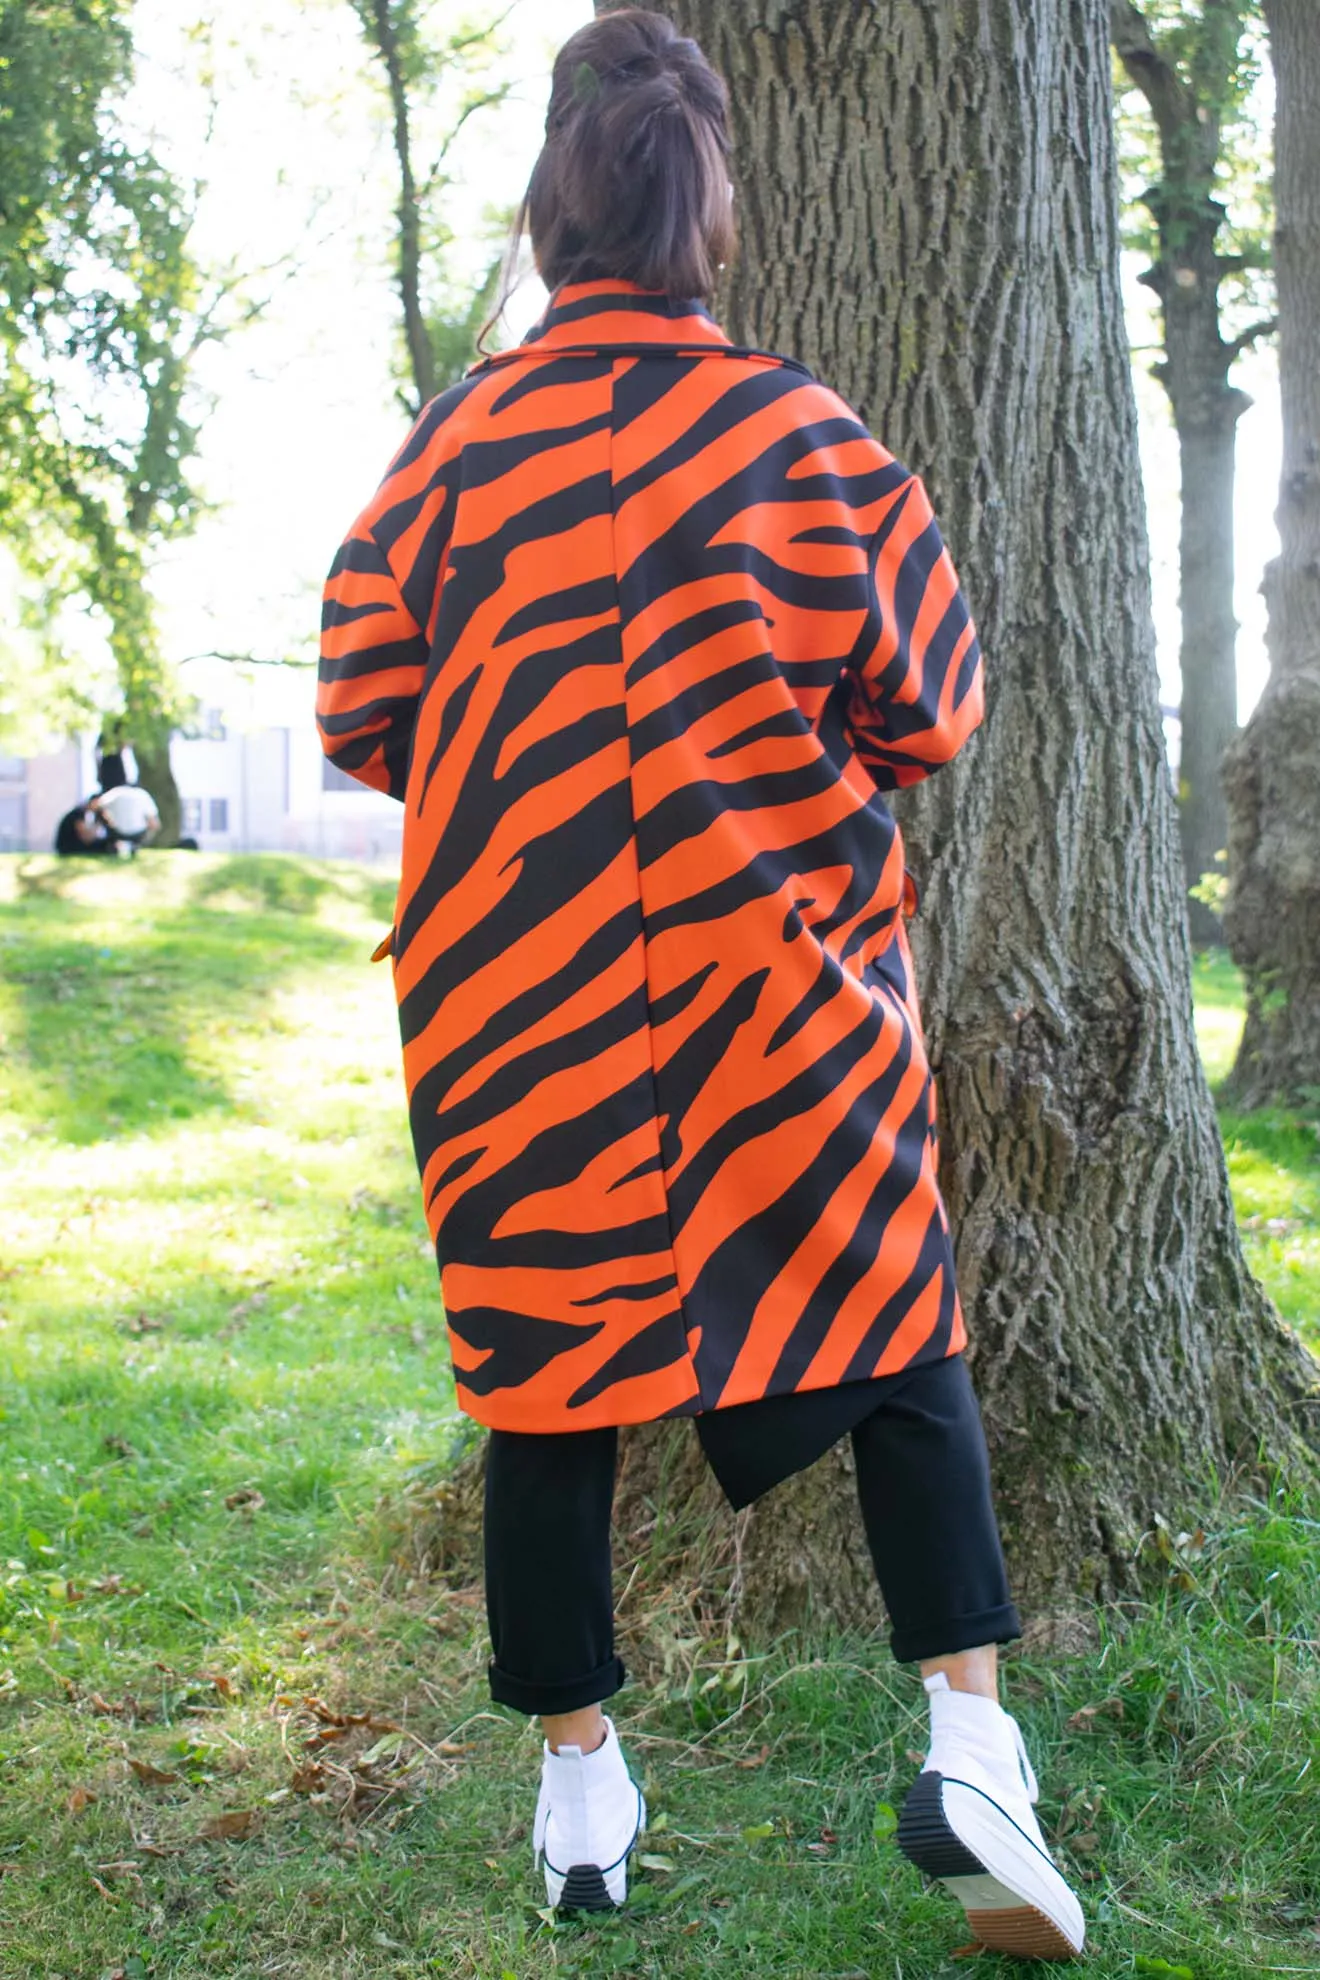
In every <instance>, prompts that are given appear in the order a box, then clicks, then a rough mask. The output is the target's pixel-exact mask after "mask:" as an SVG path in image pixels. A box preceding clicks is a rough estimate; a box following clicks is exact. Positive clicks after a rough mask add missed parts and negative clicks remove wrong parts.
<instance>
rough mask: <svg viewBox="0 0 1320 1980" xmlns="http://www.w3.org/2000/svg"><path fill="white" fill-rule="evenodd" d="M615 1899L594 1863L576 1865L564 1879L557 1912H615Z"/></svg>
mask: <svg viewBox="0 0 1320 1980" xmlns="http://www.w3.org/2000/svg"><path fill="white" fill-rule="evenodd" d="M617 1908H618V1907H617V1906H616V1905H615V1902H614V1899H613V1898H612V1897H611V1896H610V1894H609V1892H608V1891H607V1890H606V1888H605V1879H604V1877H603V1876H602V1875H601V1873H600V1871H599V1869H598V1868H597V1867H596V1865H595V1864H594V1863H575V1864H574V1866H573V1868H572V1869H571V1870H570V1871H569V1873H568V1875H567V1876H566V1877H565V1879H564V1888H563V1890H562V1891H561V1892H560V1894H559V1903H558V1904H557V1905H556V1907H555V1909H556V1910H557V1911H614V1910H617Z"/></svg>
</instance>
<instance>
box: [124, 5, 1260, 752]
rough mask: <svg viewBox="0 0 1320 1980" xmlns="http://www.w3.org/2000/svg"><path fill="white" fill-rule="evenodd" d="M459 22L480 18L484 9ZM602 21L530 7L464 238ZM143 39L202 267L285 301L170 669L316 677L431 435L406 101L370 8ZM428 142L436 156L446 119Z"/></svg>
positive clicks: (236, 10) (212, 458)
mask: <svg viewBox="0 0 1320 1980" xmlns="http://www.w3.org/2000/svg"><path fill="white" fill-rule="evenodd" d="M439 11H440V12H441V13H442V14H443V11H444V10H443V8H441V9H440V10H439ZM451 11H452V14H453V17H454V19H455V20H458V19H462V18H464V17H471V15H472V14H473V11H474V9H473V8H472V7H471V6H468V7H454V8H453V9H452V10H451ZM590 12H591V8H590V4H589V0H516V4H515V5H514V6H513V8H512V11H511V13H510V15H509V18H508V23H507V29H506V41H507V44H508V48H509V51H510V52H509V55H508V57H507V59H506V62H505V64H504V69H505V70H506V71H507V73H508V75H509V76H510V77H512V78H513V79H514V80H515V85H516V86H515V89H514V91H513V94H512V97H511V99H510V100H509V101H508V102H507V103H506V104H505V105H503V106H501V107H500V108H499V109H497V110H494V111H491V112H487V113H484V114H483V115H482V116H479V117H477V118H475V119H473V120H472V122H471V123H470V124H469V125H468V127H467V129H466V130H465V132H464V134H463V137H462V138H461V140H460V145H461V151H460V153H459V157H458V168H457V169H458V173H459V176H460V180H461V186H460V189H459V191H458V192H457V193H456V194H455V195H453V196H452V201H453V210H452V212H451V213H450V215H449V216H448V218H449V221H450V224H451V225H452V226H453V227H454V228H455V230H456V231H457V232H458V233H459V234H460V235H464V234H467V233H469V232H471V233H472V234H473V235H474V236H481V234H482V223H483V216H484V215H486V214H487V213H488V212H489V210H490V209H491V208H501V207H509V206H512V205H513V204H515V203H516V201H517V199H518V197H519V196H520V194H521V191H522V189H523V186H524V184H525V182H526V178H527V174H528V172H529V170H530V167H531V164H532V161H533V159H534V158H535V155H536V151H537V147H538V144H539V141H540V135H541V126H542V119H543V116H544V104H545V97H546V94H547V90H548V78H549V66H550V60H551V57H552V54H553V50H554V48H555V47H556V46H557V45H558V43H559V42H560V41H561V40H562V39H563V38H564V37H565V36H566V35H568V34H569V33H571V32H572V31H573V29H574V28H575V27H577V26H579V25H580V24H581V23H582V22H583V21H585V20H586V19H588V18H589V16H590ZM208 23H209V31H207V24H208ZM136 28H137V38H138V44H139V82H138V87H137V90H136V93H135V96H134V99H133V103H132V116H133V121H134V123H135V124H136V126H137V127H138V128H139V129H140V130H141V131H142V133H143V134H144V136H147V137H149V138H150V139H151V140H152V141H153V142H154V143H156V144H157V145H158V146H159V147H160V149H161V151H162V153H163V154H164V156H165V158H166V159H167V160H168V162H169V163H170V164H171V165H172V166H173V167H174V169H175V170H176V171H177V172H178V173H180V174H181V175H182V176H183V177H184V178H185V179H186V180H188V181H202V182H204V190H203V192H202V196H201V199H200V203H199V209H198V222H197V228H196V232H195V236H194V240H195V247H196V251H197V254H198V257H199V259H200V260H201V262H202V263H203V265H204V266H208V267H212V268H222V269H223V268H229V267H231V266H238V267H242V268H254V269H264V270H268V271H269V272H268V273H265V274H256V275H254V276H253V277H252V278H251V281H250V289H251V292H252V293H254V294H258V295H268V296H269V303H268V307H267V308H266V310H265V312H264V314H263V316H262V317H261V319H260V320H259V321H258V322H256V323H255V324H254V325H252V326H251V327H249V328H247V329H245V330H243V331H242V332H240V333H239V334H237V335H235V336H234V337H233V338H232V339H231V340H230V341H229V342H228V343H227V344H225V345H223V346H221V347H213V348H211V349H210V350H208V351H207V352H206V353H205V354H204V356H203V359H202V362H201V365H200V372H199V383H200V385H201V386H202V388H203V391H204V394H205V397H206V399H207V400H209V401H210V403H211V410H210V411H209V412H208V413H207V416H206V419H205V425H204V429H203V433H202V439H201V450H200V464H199V479H200V482H201V485H202V487H203V490H204V492H205V494H206V496H207V497H208V498H209V500H210V502H211V503H212V504H213V505H214V509H213V512H212V513H211V514H210V515H208V516H207V517H205V518H204V519H203V520H202V522H201V525H200V527H199V528H198V530H197V531H196V533H195V535H193V536H191V537H189V538H187V539H185V540H182V541H180V542H178V543H177V544H174V545H172V546H171V547H170V548H169V549H168V550H167V551H166V552H165V553H164V555H163V557H162V559H161V561H160V564H159V566H158V573H157V591H158V595H159V597H160V599H161V603H162V608H163V624H164V630H165V635H166V639H167V644H168V651H169V653H170V656H171V657H172V658H174V659H176V660H181V659H184V658H185V657H187V656H191V655H195V654H209V653H224V654H247V655H251V656H253V657H254V658H256V659H258V660H280V659H304V660H306V659H310V658H311V657H312V655H313V653H314V642H315V633H316V625H317V617H318V594H319V590H320V584H321V580H322V577H323V574H324V571H325V568H326V565H327V564H328V562H329V559H330V557H331V555H332V554H333V552H334V549H335V547H336V545H337V543H338V542H339V539H340V537H341V536H342V534H343V533H344V530H345V529H346V527H347V525H348V524H349V522H350V521H351V520H352V518H353V516H354V514H355V513H356V512H357V510H358V509H359V508H360V507H361V506H362V504H363V503H364V502H365V500H366V498H367V496H368V495H369V494H370V492H371V490H372V488H373V487H374V486H375V484H376V482H377V480H378V479H379V477H380V475H381V473H382V471H383V469H384V467H385V464H386V462H387V460H388V459H389V457H390V456H391V454H392V453H393V452H394V450H395V448H396V447H397V445H398V444H399V442H400V440H401V439H402V437H403V434H404V432H405V430H406V427H407V416H406V414H405V413H404V412H403V410H402V408H401V406H400V403H399V401H398V399H397V398H396V396H395V369H396V366H397V364H398V360H399V355H400V344H399V332H398V318H397V308H396V297H395V293H394V290H393V288H392V285H391V255H392V243H393V233H392V214H391V207H392V201H393V198H394V188H393V177H392V172H393V163H394V161H393V154H392V151H391V148H390V132H389V124H388V120H387V106H386V103H385V99H384V93H383V90H382V88H381V87H380V83H379V81H378V79H377V76H376V75H375V74H373V72H372V70H371V68H370V65H369V63H368V61H367V58H366V55H365V52H364V49H363V45H362V41H361V36H360V32H359V29H358V26H357V22H356V19H355V16H354V14H353V11H352V8H351V7H350V6H349V4H348V0H211V4H210V5H209V6H207V5H204V4H202V0H197V4H195V5H191V6H190V5H185V4H183V0H139V5H138V8H137V14H136ZM416 135H417V141H418V147H419V151H420V152H421V153H422V154H423V155H425V153H426V151H427V148H428V147H427V138H428V132H427V130H426V128H425V124H423V125H422V127H421V128H420V129H419V130H418V132H417V134H416ZM489 254H490V248H489V242H488V240H487V239H486V238H484V237H483V238H477V239H475V240H474V245H473V249H472V252H471V258H470V272H471V273H472V274H473V275H474V276H476V275H479V273H480V272H481V270H482V268H483V267H484V266H485V264H486V262H487V261H488V259H489ZM1139 265H1140V264H1139V263H1137V262H1135V261H1134V262H1133V264H1132V266H1131V268H1130V270H1129V271H1128V272H1129V275H1130V277H1131V279H1130V280H1129V282H1128V294H1129V297H1130V299H1131V302H1132V307H1133V310H1134V318H1133V324H1132V329H1133V339H1134V342H1136V343H1138V344H1150V343H1152V342H1153V341H1154V337H1155V334H1156V333H1155V327H1154V322H1153V319H1152V318H1151V316H1150V306H1151V301H1152V299H1151V298H1149V296H1148V294H1147V292H1146V291H1145V290H1143V289H1141V288H1140V287H1139V286H1138V285H1137V284H1136V282H1135V275H1136V273H1137V271H1138V268H1139ZM538 301H539V292H538V291H537V289H536V285H535V284H534V283H529V284H528V285H527V287H526V289H525V291H524V292H523V293H522V294H521V295H520V296H519V298H518V299H517V300H516V301H515V304H514V306H513V308H512V310H511V312H510V322H511V326H512V329H513V331H514V332H515V333H516V334H521V332H522V330H523V329H524V328H525V327H526V325H527V324H528V323H529V322H530V321H531V319H532V317H533V315H534V314H535V311H536V308H537V304H538ZM1138 313H1139V314H1138ZM1152 361H1153V353H1152V354H1150V355H1148V356H1145V357H1143V358H1141V359H1139V361H1138V391H1139V398H1140V404H1141V412H1142V422H1143V450H1144V457H1145V466H1146V485H1147V499H1148V504H1149V509H1150V526H1151V537H1152V552H1153V558H1154V569H1155V586H1156V610H1157V622H1158V627H1159V632H1160V648H1161V673H1162V679H1163V693H1164V698H1165V700H1166V702H1176V700H1177V693H1178V684H1177V649H1178V611H1177V448H1176V443H1175V440H1174V435H1173V431H1172V426H1171V424H1170V421H1169V416H1168V409H1167V404H1166V401H1165V399H1164V396H1163V393H1162V391H1161V389H1160V387H1159V386H1158V385H1156V384H1155V383H1154V382H1153V381H1152V380H1151V379H1150V378H1149V377H1148V376H1146V375H1145V374H1146V370H1147V368H1148V366H1149V364H1150V362H1152ZM1234 382H1235V383H1238V384H1240V385H1241V386H1242V387H1243V388H1244V389H1245V390H1247V391H1248V392H1250V393H1251V395H1252V396H1253V398H1254V399H1255V401H1256V403H1255V405H1254V407H1253V408H1252V410H1251V411H1250V412H1249V413H1248V414H1247V415H1246V416H1245V418H1244V419H1243V421H1242V423H1241V426H1240V428H1239V442H1238V488H1237V514H1238V616H1239V619H1240V620H1241V622H1242V631H1241V635H1240V639H1239V682H1240V714H1241V716H1242V717H1243V718H1244V719H1245V716H1246V714H1247V713H1248V712H1249V709H1250V707H1251V705H1252V704H1253V703H1254V701H1255V699H1256V696H1257V695H1258V694H1259V692H1260V689H1261V687H1262V686H1263V683H1264V678H1265V667H1266V662H1265V655H1264V613H1263V607H1262V605H1261V601H1260V599H1259V598H1258V596H1257V587H1258V585H1259V582H1260V574H1261V570H1262V568H1263V566H1264V564H1265V562H1266V560H1267V559H1268V558H1269V557H1270V556H1271V555H1273V554H1274V552H1275V550H1276V548H1277V539H1276V537H1275V533H1274V529H1273V524H1272V515H1273V510H1274V506H1275V502H1276V499H1277V488H1278V473H1279V433H1278V422H1279V412H1278V394H1277V387H1276V384H1275V366H1274V358H1273V353H1272V351H1270V350H1268V349H1266V350H1265V351H1262V352H1259V353H1254V354H1251V355H1249V356H1248V357H1247V358H1245V359H1244V360H1243V361H1242V363H1241V364H1240V365H1239V367H1238V369H1237V371H1236V373H1235V375H1234ZM880 425H881V432H880V437H881V438H882V439H883V438H884V437H885V435H884V432H883V422H881V423H880ZM955 549H956V546H955ZM990 658H991V662H992V664H993V655H991V656H990ZM202 671H204V672H207V673H209V672H211V669H209V668H208V669H205V670H202ZM284 686H285V691H284V693H283V694H282V695H281V697H280V698H281V700H283V701H285V703H286V705H288V696H289V694H291V693H292V694H294V695H295V697H297V696H301V694H302V692H303V689H304V687H305V691H306V698H307V701H308V704H309V706H310V698H311V686H310V679H309V678H308V677H302V676H300V677H298V686H297V688H296V689H295V687H294V683H293V682H292V681H291V680H289V678H288V676H285V677H284ZM261 699H264V697H261ZM254 715H255V710H254ZM266 719H271V718H270V717H267V718H266ZM278 719H288V716H287V714H286V715H282V716H280V717H279V718H278Z"/></svg>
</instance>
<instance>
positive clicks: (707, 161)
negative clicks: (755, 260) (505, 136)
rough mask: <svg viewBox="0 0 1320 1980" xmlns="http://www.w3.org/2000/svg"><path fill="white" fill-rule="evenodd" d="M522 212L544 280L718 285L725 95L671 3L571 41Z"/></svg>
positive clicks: (724, 257) (724, 199)
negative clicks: (670, 12) (668, 14)
mask: <svg viewBox="0 0 1320 1980" xmlns="http://www.w3.org/2000/svg"><path fill="white" fill-rule="evenodd" d="M521 225H522V227H525V228H526V229H527V230H529V231H530V233H531V237H532V248H533V251H534V253H535V255H536V265H537V268H538V270H539V272H540V275H541V279H542V280H543V281H544V282H545V284H546V286H547V288H551V289H557V288H558V287H559V286H560V285H561V283H564V282H594V281H624V282H635V283H637V284H638V286H639V287H641V288H643V289H654V290H658V291H661V292H662V293H663V294H665V295H666V296H670V297H673V298H675V299H677V300H686V299H689V298H704V297H708V296H710V295H711V293H712V291H713V290H714V287H715V283H716V279H717V277H718V274H719V271H720V268H721V267H722V265H723V264H724V263H725V262H726V261H728V260H729V259H730V257H731V256H732V254H733V247H734V228H733V207H732V196H731V192H730V186H729V128H728V96H727V93H726V91H725V87H724V84H723V82H722V81H721V79H720V77H719V76H718V75H717V74H716V73H715V71H714V69H712V67H711V66H710V63H709V62H708V61H707V60H706V58H705V56H704V55H703V54H702V52H701V50H700V48H698V46H697V44H696V42H695V41H689V40H687V39H686V38H685V37H684V36H682V35H680V34H679V32H678V30H677V28H676V27H675V26H674V24H673V22H672V21H668V20H666V19H665V16H664V15H663V14H653V13H649V12H648V11H647V10H646V9H644V8H641V7H623V8H621V9H620V10H619V11H618V12H617V13H613V14H603V15H602V16H601V17H600V19H599V20H596V21H592V22H591V23H590V25H589V26H587V27H584V28H580V29H579V30H578V32H577V33H576V34H575V35H573V36H572V37H571V39H570V40H568V41H566V42H565V43H564V46H563V47H562V48H561V49H560V51H559V55H558V58H557V59H556V62H555V68H554V79H553V82H552V85H551V90H550V109H549V112H548V114H547V116H546V122H545V146H544V148H543V150H542V152H541V155H540V157H539V158H538V159H537V161H536V166H535V169H534V170H533V172H532V178H531V184H530V185H529V186H528V188H527V197H526V199H525V200H524V202H523V212H522V222H521ZM520 231H521V229H520Z"/></svg>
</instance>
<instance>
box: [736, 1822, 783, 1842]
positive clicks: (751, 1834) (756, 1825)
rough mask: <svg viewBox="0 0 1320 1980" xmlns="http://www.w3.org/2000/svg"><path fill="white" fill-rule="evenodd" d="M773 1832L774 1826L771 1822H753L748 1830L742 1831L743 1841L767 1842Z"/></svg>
mask: <svg viewBox="0 0 1320 1980" xmlns="http://www.w3.org/2000/svg"><path fill="white" fill-rule="evenodd" d="M774 1832H775V1825H774V1823H773V1822H753V1823H752V1824H751V1826H750V1828H746V1829H744V1830H743V1832H742V1833H743V1841H744V1842H767V1841H768V1840H769V1838H770V1837H771V1836H772V1835H773V1834H774Z"/></svg>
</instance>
